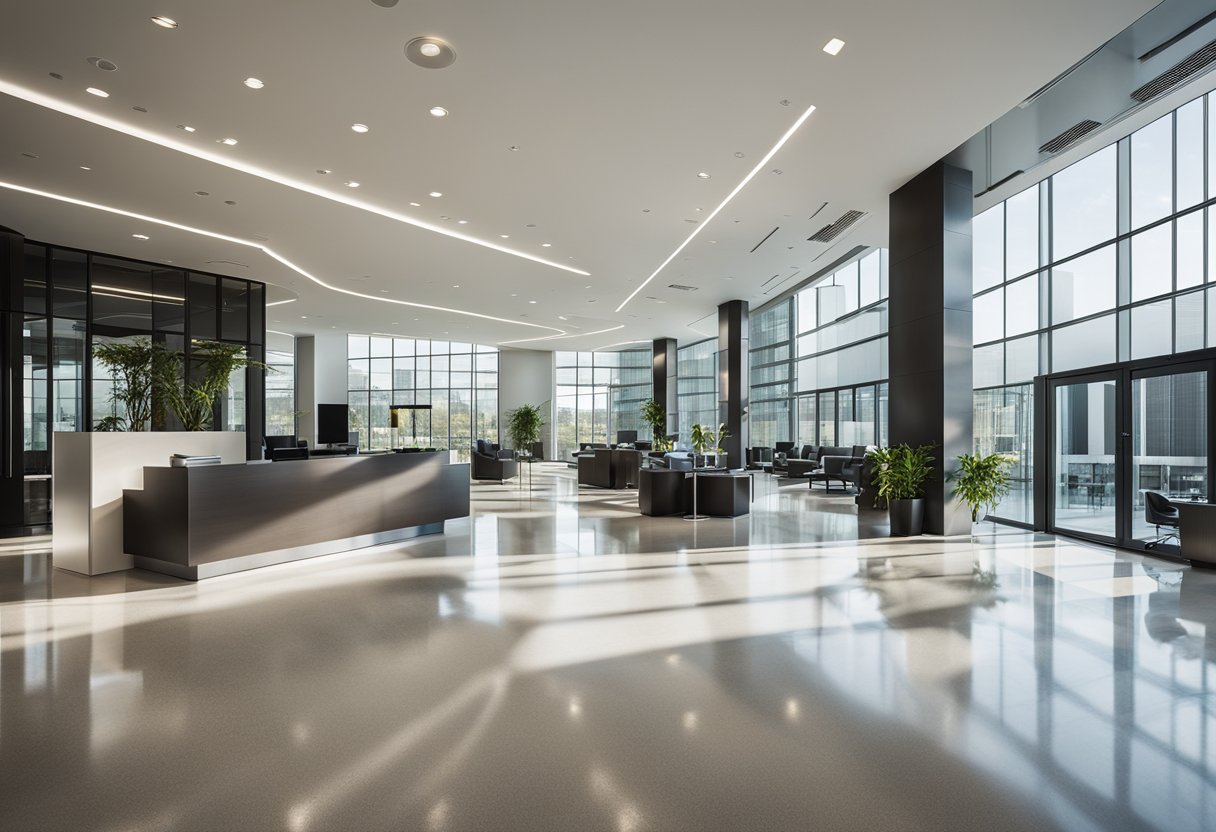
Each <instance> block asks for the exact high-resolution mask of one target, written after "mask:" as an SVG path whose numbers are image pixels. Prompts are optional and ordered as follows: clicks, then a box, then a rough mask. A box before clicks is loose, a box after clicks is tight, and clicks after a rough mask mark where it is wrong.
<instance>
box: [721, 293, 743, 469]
mask: <svg viewBox="0 0 1216 832" xmlns="http://www.w3.org/2000/svg"><path fill="white" fill-rule="evenodd" d="M747 315H748V306H747V301H745V300H728V301H727V302H726V303H723V304H721V305H720V306H719V307H718V421H719V422H722V423H724V424H725V425H726V430H727V433H728V434H729V435H728V436H727V437H726V441H725V442H721V443H719V444H720V445H721V446H722V450H724V451H726V461H727V464H728V465H730V466H732V467H735V468H742V467H743V465H744V463H745V462H746V460H745V459H744V458H743V449H744V448H746V447H747V444H748V442H747V397H748V394H749V392H750V386H751V382H750V381H749V379H748V363H747V361H748V356H747V348H748V326H747V323H748V320H747ZM715 427H717V426H716V425H715Z"/></svg>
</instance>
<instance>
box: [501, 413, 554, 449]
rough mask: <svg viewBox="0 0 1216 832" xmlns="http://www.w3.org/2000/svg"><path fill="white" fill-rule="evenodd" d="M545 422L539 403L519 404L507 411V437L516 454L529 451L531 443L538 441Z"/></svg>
mask: <svg viewBox="0 0 1216 832" xmlns="http://www.w3.org/2000/svg"><path fill="white" fill-rule="evenodd" d="M544 424H545V419H544V415H543V413H542V411H541V408H540V405H535V404H521V405H520V406H519V407H517V408H515V409H514V410H509V411H507V438H508V439H510V440H511V447H513V448H514V449H515V454H516V456H518V455H519V454H521V453H525V454H526V453H530V452H531V450H532V445H533V444H535V443H536V442H539V441H540V432H541V428H542V427H543V426H544Z"/></svg>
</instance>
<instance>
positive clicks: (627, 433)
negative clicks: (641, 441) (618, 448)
mask: <svg viewBox="0 0 1216 832" xmlns="http://www.w3.org/2000/svg"><path fill="white" fill-rule="evenodd" d="M637 441H638V432H637V431H636V430H618V431H617V432H616V444H618V445H632V444H633V443H634V442H637Z"/></svg>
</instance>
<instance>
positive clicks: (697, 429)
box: [689, 423, 717, 454]
mask: <svg viewBox="0 0 1216 832" xmlns="http://www.w3.org/2000/svg"><path fill="white" fill-rule="evenodd" d="M689 439H691V440H692V449H693V451H694V452H695V453H698V454H704V453H707V452H708V451H709V449H710V448H712V447H714V445H716V444H717V441H716V439H715V438H714V432H713V430H712V429H707V428H705V427H702V426H701V425H700V424H699V423H698V424H695V425H693V426H692V431H691V432H690V434H689Z"/></svg>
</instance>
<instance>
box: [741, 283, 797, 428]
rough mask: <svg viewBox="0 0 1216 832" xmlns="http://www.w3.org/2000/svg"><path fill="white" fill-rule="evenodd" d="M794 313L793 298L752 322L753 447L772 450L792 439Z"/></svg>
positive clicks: (750, 423)
mask: <svg viewBox="0 0 1216 832" xmlns="http://www.w3.org/2000/svg"><path fill="white" fill-rule="evenodd" d="M794 314H795V313H794V298H793V297H792V296H791V297H787V298H785V299H783V300H779V301H777V302H776V303H774V304H772V305H771V306H767V307H765V308H764V309H761V310H760V311H758V312H756V313H755V314H753V315H752V316H751V320H750V322H749V324H750V329H749V333H750V346H751V350H750V355H749V356H748V358H749V360H750V362H751V365H750V373H749V378H750V380H751V390H750V393H749V399H748V409H749V413H748V430H749V433H750V437H749V438H750V442H751V445H752V446H753V447H760V448H771V447H773V446H774V445H775V444H776V443H777V442H785V441H789V439H790V419H791V418H792V417H791V415H790V408H791V404H790V376H791V374H792V371H793V364H792V362H791V360H790V356H791V351H792V350H791V347H792V345H793V340H794Z"/></svg>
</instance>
